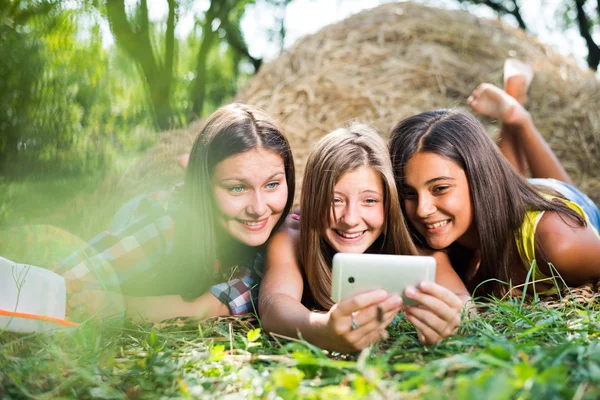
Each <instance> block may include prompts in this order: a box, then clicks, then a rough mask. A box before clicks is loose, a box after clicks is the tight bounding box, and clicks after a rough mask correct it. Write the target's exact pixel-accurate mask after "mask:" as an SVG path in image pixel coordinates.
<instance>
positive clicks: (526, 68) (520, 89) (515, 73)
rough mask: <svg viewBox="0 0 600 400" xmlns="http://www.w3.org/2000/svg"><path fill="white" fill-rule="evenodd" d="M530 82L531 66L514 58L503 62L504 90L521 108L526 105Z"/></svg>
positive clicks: (531, 77)
mask: <svg viewBox="0 0 600 400" xmlns="http://www.w3.org/2000/svg"><path fill="white" fill-rule="evenodd" d="M532 80H533V68H532V67H531V65H529V64H525V63H524V62H522V61H520V60H517V59H516V58H508V59H506V61H504V90H505V91H506V93H508V94H509V95H510V96H512V97H514V98H515V99H516V100H517V101H518V102H519V104H521V105H522V106H524V105H525V104H526V103H527V91H528V90H529V85H530V84H531V81H532Z"/></svg>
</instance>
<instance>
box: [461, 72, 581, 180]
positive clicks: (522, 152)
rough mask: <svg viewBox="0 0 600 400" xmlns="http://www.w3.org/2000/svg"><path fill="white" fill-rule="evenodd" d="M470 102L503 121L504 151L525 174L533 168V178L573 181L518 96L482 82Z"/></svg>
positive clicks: (476, 110) (479, 109) (501, 142)
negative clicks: (517, 98) (515, 96)
mask: <svg viewBox="0 0 600 400" xmlns="http://www.w3.org/2000/svg"><path fill="white" fill-rule="evenodd" d="M467 103H468V104H469V106H470V107H471V108H472V109H473V111H475V112H476V113H478V114H481V115H486V116H488V117H490V118H493V119H497V120H499V121H500V122H501V123H502V128H501V132H500V135H501V137H500V143H499V146H500V150H501V151H502V153H503V154H504V155H505V157H506V158H507V159H508V161H509V162H510V163H511V164H512V165H513V166H514V167H515V169H516V170H517V171H519V172H520V173H521V174H523V175H525V174H526V173H527V168H529V170H530V171H531V175H532V177H533V178H554V179H558V180H560V181H563V182H566V183H569V184H570V183H572V181H571V178H570V177H569V175H568V174H567V172H566V171H565V169H564V168H563V166H562V165H561V164H560V162H559V161H558V159H557V158H556V155H555V154H554V152H553V151H552V149H551V148H550V146H549V145H548V143H547V142H546V140H545V139H544V137H543V136H542V135H541V134H540V133H539V132H538V130H537V128H536V127H535V125H534V124H533V120H532V119H531V115H530V114H529V113H528V112H527V110H525V108H523V106H522V105H521V104H520V103H519V102H518V101H517V100H516V99H515V98H514V97H512V96H511V95H509V94H508V93H507V92H505V91H504V90H502V89H500V88H498V87H496V86H494V85H492V84H490V83H482V84H481V85H479V86H478V87H477V88H476V89H475V90H474V91H473V93H472V94H471V96H469V99H468V100H467Z"/></svg>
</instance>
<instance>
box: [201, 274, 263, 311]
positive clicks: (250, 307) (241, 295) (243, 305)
mask: <svg viewBox="0 0 600 400" xmlns="http://www.w3.org/2000/svg"><path fill="white" fill-rule="evenodd" d="M258 291H259V285H258V283H257V282H256V281H255V280H254V279H252V277H251V276H249V275H246V276H244V277H243V278H241V279H233V280H231V281H229V282H224V283H219V284H218V285H214V286H213V287H211V288H210V293H212V294H213V295H214V296H215V297H216V298H217V299H219V301H220V302H221V303H223V304H225V305H227V307H229V310H230V311H231V314H232V315H241V314H246V313H249V312H254V313H257V310H256V308H257V307H258Z"/></svg>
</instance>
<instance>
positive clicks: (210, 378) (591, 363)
mask: <svg viewBox="0 0 600 400" xmlns="http://www.w3.org/2000/svg"><path fill="white" fill-rule="evenodd" d="M117 173H118V172H117ZM98 180H99V178H98V176H90V177H86V178H84V179H82V180H81V179H78V180H73V179H67V178H65V179H62V180H61V179H58V180H54V181H52V182H47V181H37V180H29V181H26V182H19V183H16V182H0V193H3V195H2V197H1V198H0V227H3V228H5V227H7V226H9V225H12V226H14V225H19V224H25V223H39V222H44V223H47V224H48V223H49V224H52V225H55V226H58V227H60V228H62V229H66V230H67V231H71V232H74V233H76V234H78V235H80V236H81V237H89V236H90V233H95V232H98V231H99V228H98V227H100V226H101V225H102V223H103V222H105V221H106V215H111V212H114V210H107V209H106V208H107V207H106V204H102V206H104V207H97V206H98V205H97V204H94V203H93V202H92V203H90V204H86V205H87V206H88V208H81V209H80V208H78V207H71V206H70V204H72V203H70V202H71V200H72V199H73V198H74V197H76V196H78V194H79V193H82V192H85V191H87V190H88V188H93V187H94V185H97V184H98ZM119 195H120V194H119V193H116V194H115V196H116V200H115V202H114V204H117V203H120V202H122V201H124V200H126V199H119V198H118V196H119ZM99 199H100V198H99ZM101 199H102V200H98V201H97V203H101V202H104V199H105V197H102V198H101ZM75 204H76V205H79V204H80V203H75ZM112 206H113V205H112V203H111V207H112ZM95 207H96V208H98V209H99V212H98V213H95V214H93V215H87V213H88V210H89V209H94V208H95ZM102 208H103V209H102ZM104 225H105V223H104ZM13 229H17V231H14V230H13V231H5V232H8V236H10V238H11V240H12V241H13V242H17V243H27V242H29V241H30V240H31V238H32V237H33V238H34V242H35V243H36V245H35V246H34V247H31V246H30V247H27V248H24V249H19V248H18V246H13V247H12V248H10V249H7V248H6V246H4V247H2V242H3V240H2V238H3V237H2V235H1V234H0V255H3V256H7V257H8V258H12V259H15V260H17V261H21V262H29V263H32V264H37V265H44V262H48V263H49V264H52V262H49V261H48V260H50V259H52V260H53V261H56V260H57V259H60V258H61V257H63V256H64V254H68V253H69V252H70V251H71V250H72V247H73V246H77V245H78V243H80V242H79V241H78V239H76V238H75V239H74V240H72V239H73V238H69V234H68V233H66V232H63V231H61V230H59V229H55V228H49V227H19V228H13ZM100 229H101V228H100ZM15 232H16V233H15ZM71 236H72V235H71ZM20 238H23V240H20ZM57 242H62V245H61V246H57V245H56V244H57ZM4 243H6V242H4ZM11 252H12V253H11ZM476 306H477V308H478V309H479V313H478V314H477V315H476V316H474V317H472V318H470V319H467V320H465V321H464V323H463V324H462V326H461V328H460V330H459V332H458V334H457V335H455V336H453V337H451V338H449V339H447V340H446V341H444V342H442V343H441V344H439V345H437V346H432V347H423V346H422V345H421V344H420V343H419V342H418V340H417V336H416V332H415V330H414V328H413V327H412V325H410V324H409V323H408V322H407V321H405V320H404V319H403V318H402V317H401V316H399V317H397V318H396V320H395V321H394V323H393V324H392V325H391V326H390V328H389V331H390V338H389V339H388V340H387V341H386V342H381V343H378V344H376V345H374V346H372V347H371V348H368V349H366V350H364V351H363V352H361V353H360V354H356V355H351V356H342V355H339V354H328V353H327V352H324V351H322V350H320V349H318V348H316V347H314V346H312V345H310V344H308V343H306V342H304V341H302V340H299V339H288V338H281V337H272V336H267V335H265V334H264V333H263V332H262V331H261V330H260V322H259V321H257V320H256V319H255V318H253V317H251V316H246V317H241V318H219V319H212V320H208V321H203V322H198V321H191V320H183V321H176V322H173V323H166V324H153V325H152V324H147V325H132V324H130V323H124V324H121V325H119V326H115V325H114V324H113V325H110V326H108V325H104V326H103V325H98V324H97V323H94V322H93V321H88V322H86V323H84V324H82V325H81V326H79V327H77V328H74V329H71V330H65V331H57V332H56V333H54V334H36V335H22V334H21V335H20V334H14V333H9V332H2V331H0V399H10V398H77V399H87V398H100V399H126V398H129V399H156V398H206V399H217V398H218V399H220V398H232V399H233V398H250V399H252V398H256V399H277V398H282V399H321V398H323V399H336V400H338V399H357V398H375V399H377V398H386V399H387V398H407V399H412V398H425V399H435V400H440V399H538V398H544V399H554V398H556V399H596V398H600V341H599V338H598V335H599V333H600V314H599V313H600V304H597V303H589V304H587V305H586V306H582V305H580V304H577V303H571V304H566V305H564V306H562V307H561V308H558V309H549V308H546V307H544V306H543V305H542V304H540V303H535V302H534V303H533V304H526V303H523V302H521V301H519V299H508V300H506V301H498V300H492V301H489V302H485V303H476Z"/></svg>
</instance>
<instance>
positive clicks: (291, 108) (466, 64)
mask: <svg viewBox="0 0 600 400" xmlns="http://www.w3.org/2000/svg"><path fill="white" fill-rule="evenodd" d="M509 56H512V57H518V58H520V59H522V60H526V61H527V62H529V63H530V64H532V66H533V67H534V69H535V73H536V75H535V78H534V80H533V83H532V86H531V91H530V96H529V99H530V100H529V104H528V109H529V110H530V112H531V114H532V115H533V118H534V120H535V122H536V124H537V126H538V128H539V130H540V132H542V134H544V135H545V137H546V138H547V139H548V141H549V142H550V144H551V146H552V148H553V149H554V150H555V152H556V153H557V155H558V157H559V159H560V160H561V161H562V162H563V164H564V165H565V167H566V168H567V170H568V172H569V173H570V174H571V176H572V177H573V179H574V180H575V182H576V183H577V185H578V186H579V187H580V188H581V189H582V190H583V191H585V192H586V193H588V194H589V195H590V197H592V199H594V200H595V201H596V202H599V201H600V176H599V174H598V166H599V165H598V164H599V160H598V159H599V153H600V111H599V110H598V104H600V90H599V89H600V83H599V82H598V80H597V79H596V78H595V76H594V75H593V74H592V73H590V72H584V71H582V70H581V69H580V68H579V67H578V66H577V65H575V63H574V62H573V61H572V60H571V59H568V58H566V57H563V56H560V55H558V54H557V53H556V52H554V51H553V50H551V49H550V48H548V47H546V46H544V45H542V44H540V43H539V42H538V41H537V40H536V39H533V38H531V37H529V36H527V35H525V34H524V33H523V32H522V31H519V30H516V29H513V28H509V27H505V26H503V25H502V24H501V23H499V22H498V21H495V20H487V19H480V18H477V17H474V16H472V15H470V14H468V13H466V12H461V11H447V10H441V9H435V8H429V7H425V6H422V5H418V4H413V3H389V4H385V5H382V6H380V7H377V8H375V9H372V10H368V11H364V12H361V13H359V14H356V15H354V16H352V17H350V18H348V19H346V20H344V21H342V22H340V23H338V24H335V25H330V26H327V27H325V28H324V29H322V30H321V31H320V32H318V33H316V34H314V35H310V36H307V37H305V38H303V39H301V40H300V41H298V42H297V43H296V45H294V46H293V47H292V48H291V49H289V50H288V51H286V52H285V53H284V54H282V55H281V56H280V57H279V58H277V59H276V60H275V61H273V62H271V63H269V64H267V65H264V66H263V67H262V69H261V70H260V72H259V73H258V74H257V75H256V76H255V77H254V78H253V79H251V80H250V81H249V83H248V85H247V86H246V87H245V88H244V89H243V90H242V91H241V92H240V93H239V95H238V99H239V100H240V101H243V102H247V103H250V104H254V105H257V106H259V107H261V108H263V109H265V110H266V111H267V112H268V113H270V114H271V115H273V116H274V117H276V118H278V119H279V120H280V121H281V122H282V123H283V126H284V129H285V131H286V134H287V136H288V138H289V139H290V142H291V145H292V149H293V152H294V157H295V159H296V163H297V170H298V174H297V177H298V181H297V187H300V184H301V182H300V178H301V177H302V173H303V170H304V164H305V162H306V157H307V154H308V152H309V151H310V147H311V146H312V144H313V143H314V142H315V141H316V140H317V139H318V138H319V137H321V136H322V135H323V134H325V133H327V132H328V131H331V130H333V129H334V128H336V127H339V126H340V125H342V124H345V123H348V122H349V121H351V120H353V119H358V120H360V121H363V122H370V123H372V124H373V125H375V126H376V127H377V128H378V129H379V130H380V131H381V133H382V134H383V135H384V136H385V137H387V135H388V133H389V131H390V130H391V128H392V127H393V126H394V125H395V124H396V123H397V122H398V121H400V120H401V119H403V118H405V117H408V116H410V115H412V114H415V113H419V112H422V111H427V110H433V109H436V108H440V107H455V106H460V107H467V106H466V99H467V97H468V96H469V94H470V92H471V91H472V90H473V89H474V88H475V87H476V86H477V85H478V84H479V83H481V82H491V83H494V84H496V85H498V86H500V87H502V71H503V62H504V60H505V59H506V58H507V57H509ZM483 122H484V123H485V124H486V125H487V126H488V127H489V130H490V132H491V133H492V134H494V131H495V130H497V128H498V126H497V125H494V124H493V123H492V122H491V121H489V120H485V121H483ZM297 195H298V194H297ZM297 198H298V197H297Z"/></svg>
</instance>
